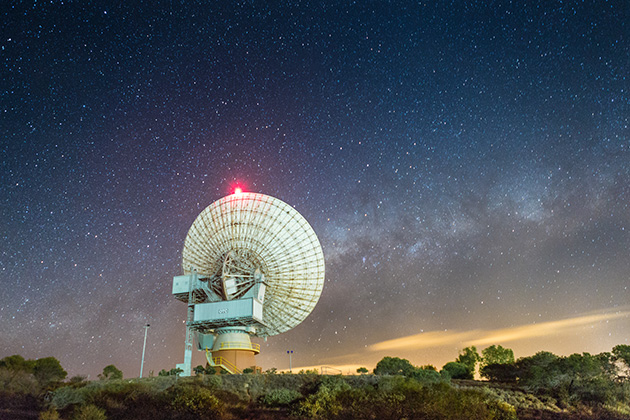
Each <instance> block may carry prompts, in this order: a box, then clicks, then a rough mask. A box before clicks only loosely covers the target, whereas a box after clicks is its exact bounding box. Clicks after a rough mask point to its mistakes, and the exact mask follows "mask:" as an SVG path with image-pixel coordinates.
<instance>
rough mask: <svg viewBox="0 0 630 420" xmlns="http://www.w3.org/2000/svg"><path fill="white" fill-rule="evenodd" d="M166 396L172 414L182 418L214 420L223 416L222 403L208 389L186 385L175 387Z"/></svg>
mask: <svg viewBox="0 0 630 420" xmlns="http://www.w3.org/2000/svg"><path fill="white" fill-rule="evenodd" d="M166 394H167V395H166V398H167V400H170V401H171V404H170V405H171V407H172V409H173V410H174V412H175V413H177V414H180V415H181V414H183V417H190V416H194V417H197V418H201V419H214V418H221V417H222V416H223V414H224V413H223V412H224V407H223V403H222V402H221V401H219V399H218V398H217V397H216V396H215V395H214V394H213V393H212V391H210V390H209V389H206V388H202V387H197V386H191V385H188V384H186V385H183V386H179V385H178V386H175V387H173V388H171V389H169V390H168V392H167V393H166Z"/></svg>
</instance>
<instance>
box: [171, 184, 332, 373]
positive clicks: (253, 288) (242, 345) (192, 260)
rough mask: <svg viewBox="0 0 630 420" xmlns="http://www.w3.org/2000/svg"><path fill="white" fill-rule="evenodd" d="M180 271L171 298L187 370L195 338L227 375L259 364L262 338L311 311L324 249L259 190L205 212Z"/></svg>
mask: <svg viewBox="0 0 630 420" xmlns="http://www.w3.org/2000/svg"><path fill="white" fill-rule="evenodd" d="M182 266H183V269H184V275H182V276H176V277H174V278H173V295H174V296H175V298H177V299H179V300H181V301H183V302H186V303H187V304H188V320H187V323H186V326H187V328H186V329H187V332H186V350H185V353H184V363H182V364H179V365H178V367H180V368H181V369H182V370H183V371H184V372H183V373H182V374H183V375H190V373H191V372H190V368H191V362H192V347H193V345H192V342H193V335H196V338H197V348H198V349H199V350H203V351H205V352H206V357H207V359H208V363H209V364H210V365H212V366H217V367H219V368H221V369H223V370H226V371H227V372H229V373H240V372H241V371H242V370H243V369H244V368H253V369H259V368H257V367H256V365H255V361H254V355H255V354H258V353H259V352H260V346H259V345H257V344H253V343H252V342H251V340H250V336H258V337H267V336H272V335H276V334H280V333H283V332H285V331H288V330H290V329H291V328H294V327H295V326H297V325H298V324H299V323H301V322H302V321H304V319H305V318H306V317H307V316H308V315H309V314H310V313H311V311H312V310H313V308H314V307H315V304H317V301H318V300H319V296H320V295H321V293H322V288H323V286H324V254H323V253H322V248H321V245H320V243H319V240H318V239H317V236H316V235H315V232H314V231H313V228H312V227H311V226H310V225H309V224H308V222H307V221H306V219H304V217H302V215H300V213H298V211H297V210H295V209H294V208H293V207H291V206H289V205H288V204H286V203H284V202H283V201H281V200H278V199H277V198H273V197H270V196H268V195H264V194H256V193H244V192H237V193H235V194H232V195H229V196H226V197H223V198H221V199H219V200H217V201H215V202H214V203H212V204H211V205H210V206H208V207H207V208H206V209H205V210H203V211H202V212H201V213H200V214H199V216H197V219H196V220H195V221H194V223H193V224H192V226H191V228H190V230H189V231H188V235H187V236H186V241H185V243H184V250H183V256H182Z"/></svg>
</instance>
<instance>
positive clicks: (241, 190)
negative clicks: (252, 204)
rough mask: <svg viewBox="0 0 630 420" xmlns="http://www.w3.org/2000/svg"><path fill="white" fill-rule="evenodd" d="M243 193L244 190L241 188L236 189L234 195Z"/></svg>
mask: <svg viewBox="0 0 630 420" xmlns="http://www.w3.org/2000/svg"><path fill="white" fill-rule="evenodd" d="M242 192H243V189H242V188H241V187H236V188H234V194H240V193H242Z"/></svg>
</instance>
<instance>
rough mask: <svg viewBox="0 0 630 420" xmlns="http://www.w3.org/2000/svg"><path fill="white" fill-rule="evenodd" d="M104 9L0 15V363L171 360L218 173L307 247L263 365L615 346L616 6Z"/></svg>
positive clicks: (626, 176)
mask: <svg viewBox="0 0 630 420" xmlns="http://www.w3.org/2000/svg"><path fill="white" fill-rule="evenodd" d="M111 3H112V2H105V1H102V2H93V1H84V2H83V1H82V2H72V1H49V2H41V1H37V2H30V1H24V2H2V3H1V4H0V16H1V18H2V22H3V24H2V26H3V29H2V35H0V36H1V38H0V75H1V77H0V142H1V143H0V144H1V147H0V157H1V159H0V215H1V216H0V217H1V225H0V226H1V230H0V240H1V246H0V284H1V285H2V290H3V291H2V293H1V295H0V330H1V333H0V357H4V356H7V355H11V354H16V353H17V354H21V355H23V356H24V357H27V358H38V357H46V356H55V357H57V358H58V359H59V360H60V361H61V363H62V365H63V366H64V367H65V368H66V370H68V372H69V374H70V375H71V376H72V375H78V374H84V375H90V378H92V379H95V377H96V375H97V374H98V373H100V372H101V371H102V369H103V367H104V366H106V365H109V364H114V365H116V366H117V367H119V368H120V369H122V370H123V372H124V373H125V376H127V377H133V376H137V375H138V374H139V370H140V359H141V353H142V345H143V338H144V328H143V327H144V325H145V324H147V323H149V324H151V327H150V329H149V332H148V338H147V352H146V362H145V368H144V369H145V374H146V373H147V372H149V371H154V372H155V373H157V372H158V371H159V370H161V369H163V368H166V369H167V370H168V369H170V368H173V367H174V366H175V364H176V363H180V362H181V361H182V360H183V349H184V335H185V333H184V330H185V327H184V325H185V324H184V323H185V316H186V305H185V304H183V303H181V302H178V301H176V300H175V299H174V298H173V297H172V296H171V284H172V277H173V276H174V275H179V274H181V272H182V268H181V252H182V247H183V243H184V239H185V237H186V233H187V231H188V228H189V227H190V226H191V224H192V222H193V221H194V219H195V218H196V216H197V215H198V214H199V213H200V212H201V210H202V209H204V208H205V207H207V206H208V205H210V204H211V203H212V202H213V201H215V200H217V199H219V198H221V197H223V196H225V195H227V194H230V193H232V192H233V189H234V188H235V186H237V185H238V186H241V187H242V188H243V189H244V190H245V191H252V192H259V193H264V194H268V195H271V196H274V197H277V198H279V199H281V200H283V201H285V202H287V203H289V204H290V205H292V206H294V207H295V208H296V209H297V210H298V211H299V212H300V213H301V214H302V215H303V216H304V217H305V218H306V219H307V220H308V221H309V222H310V224H311V225H312V227H313V229H314V230H315V232H316V233H317V235H318V237H319V239H320V242H321V244H322V248H323V251H324V255H325V258H326V283H325V286H324V290H323V293H322V295H321V298H320V301H319V303H318V304H317V306H316V307H315V310H314V311H313V312H312V313H311V315H310V316H309V317H308V318H307V319H306V320H305V321H304V322H303V323H302V324H300V325H299V326H298V327H296V328H295V329H293V330H291V331H290V332H287V333H284V334H282V335H278V336H274V337H270V338H269V339H268V340H267V341H266V342H264V341H262V340H260V339H259V340H257V342H259V343H260V344H261V346H262V351H261V354H260V355H259V356H257V361H258V364H259V365H261V366H262V367H263V369H268V368H271V367H277V368H278V369H286V368H288V366H289V360H288V357H287V354H286V351H287V350H289V349H291V350H293V351H294V354H293V367H294V368H295V367H317V368H320V367H321V366H333V367H336V368H340V369H342V371H344V373H345V372H347V371H352V370H353V369H355V368H356V366H367V367H369V368H372V367H373V366H374V365H375V363H376V362H377V361H378V360H380V359H381V358H382V357H383V356H398V357H404V358H408V359H409V360H410V361H411V362H412V363H413V364H416V365H425V364H429V363H431V364H434V365H436V366H438V367H441V366H442V365H443V364H444V363H446V362H448V361H451V360H454V359H455V357H457V354H458V351H459V350H460V349H462V348H463V347H465V346H468V345H476V346H477V347H478V349H482V348H484V347H486V346H488V345H491V344H501V345H503V346H505V347H510V348H512V349H514V352H515V355H516V356H517V357H521V356H528V355H531V354H533V353H535V352H537V351H541V350H548V351H552V352H554V353H556V354H570V353H574V352H583V351H588V352H592V353H598V352H602V351H610V350H611V349H612V347H613V346H614V345H616V344H623V343H625V344H628V343H630V323H629V321H630V290H629V286H630V278H629V277H630V251H629V250H630V207H629V203H630V130H629V123H630V95H629V90H630V80H628V74H630V44H629V41H630V39H629V38H630V27H629V25H628V22H630V7H629V5H628V2H627V1H623V0H619V1H565V2H561V1H546V0H545V1H542V0H541V1H510V2H489V1H479V2H474V1H470V2H461V1H448V2H447V1H430V2H410V1H400V2H385V1H382V2H371V1H361V2H346V1H343V2H338V1H328V0H324V1H316V2H310V1H296V2H284V1H280V2H262V1H261V2H258V1H246V2H241V3H237V2H229V1H226V2H210V4H207V2H178V1H170V2H163V1H157V2H142V1H131V2H121V3H122V4H118V5H113V4H111ZM116 3H118V2H116ZM202 361H203V355H202V354H201V353H197V352H195V355H194V363H195V365H196V364H200V363H202Z"/></svg>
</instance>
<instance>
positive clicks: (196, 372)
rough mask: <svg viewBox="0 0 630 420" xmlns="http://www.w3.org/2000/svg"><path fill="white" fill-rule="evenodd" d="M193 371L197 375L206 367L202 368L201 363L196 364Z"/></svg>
mask: <svg viewBox="0 0 630 420" xmlns="http://www.w3.org/2000/svg"><path fill="white" fill-rule="evenodd" d="M193 372H195V375H197V376H199V375H203V374H204V373H206V368H204V367H203V366H201V365H198V366H197V367H195V368H194V369H193Z"/></svg>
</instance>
